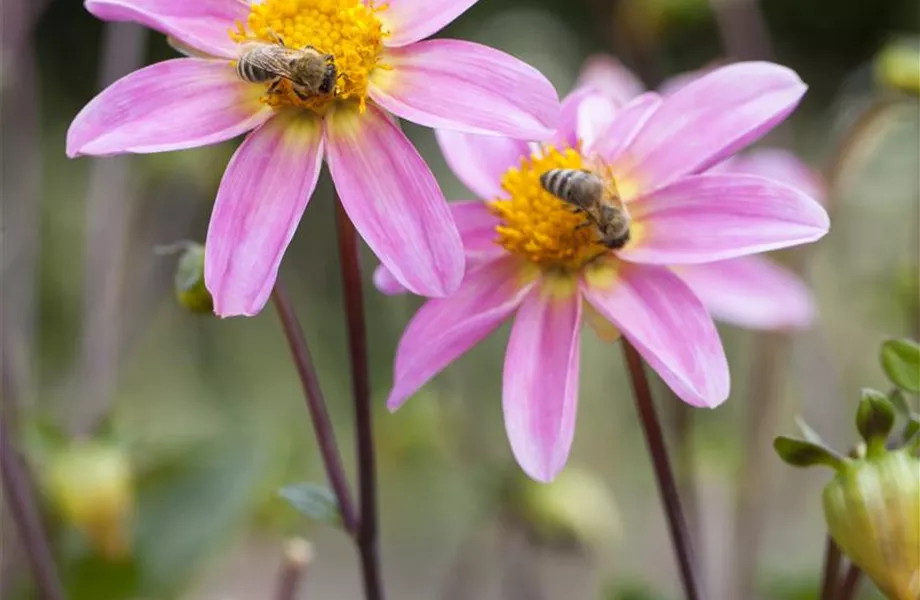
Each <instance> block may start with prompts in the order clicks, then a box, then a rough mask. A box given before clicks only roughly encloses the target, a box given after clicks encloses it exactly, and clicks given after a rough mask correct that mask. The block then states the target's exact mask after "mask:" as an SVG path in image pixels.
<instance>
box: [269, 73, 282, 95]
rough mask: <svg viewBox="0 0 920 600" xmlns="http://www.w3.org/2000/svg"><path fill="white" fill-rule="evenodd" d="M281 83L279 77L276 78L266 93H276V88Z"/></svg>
mask: <svg viewBox="0 0 920 600" xmlns="http://www.w3.org/2000/svg"><path fill="white" fill-rule="evenodd" d="M281 81H282V79H281V78H280V77H277V78H276V79H275V80H274V81H272V83H271V85H270V86H268V93H269V94H274V93H276V92H277V91H278V86H279V85H281Z"/></svg>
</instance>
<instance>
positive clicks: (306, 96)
mask: <svg viewBox="0 0 920 600" xmlns="http://www.w3.org/2000/svg"><path fill="white" fill-rule="evenodd" d="M291 89H292V90H293V91H294V94H295V95H296V96H297V97H298V98H300V99H301V100H302V101H303V102H306V101H307V100H309V99H310V96H311V94H310V92H306V91H304V90H302V89H301V88H299V87H296V86H294V87H292V88H291Z"/></svg>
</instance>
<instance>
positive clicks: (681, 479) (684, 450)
mask: <svg viewBox="0 0 920 600" xmlns="http://www.w3.org/2000/svg"><path fill="white" fill-rule="evenodd" d="M668 395H669V396H670V398H669V400H673V404H674V446H675V447H676V448H677V457H676V460H675V462H676V465H675V468H676V470H677V489H678V490H679V491H680V496H681V499H682V500H683V503H684V513H685V515H686V517H687V527H689V528H690V539H691V540H693V544H694V546H695V547H696V548H697V549H698V550H699V549H700V548H702V546H703V536H702V532H701V529H700V511H699V503H698V502H697V497H696V494H697V481H696V468H695V467H696V465H695V464H694V457H695V456H696V443H695V439H694V431H693V427H694V421H693V412H694V411H695V410H696V409H695V408H693V407H692V406H690V405H689V404H687V403H686V402H683V401H682V400H680V399H679V398H678V397H677V396H676V395H674V394H673V393H669V394H668ZM700 576H701V577H702V573H701V574H700Z"/></svg>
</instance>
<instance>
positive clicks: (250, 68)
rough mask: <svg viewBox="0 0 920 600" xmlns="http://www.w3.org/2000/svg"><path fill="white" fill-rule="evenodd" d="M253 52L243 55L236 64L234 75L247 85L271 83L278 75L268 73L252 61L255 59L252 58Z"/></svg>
mask: <svg viewBox="0 0 920 600" xmlns="http://www.w3.org/2000/svg"><path fill="white" fill-rule="evenodd" d="M255 52H258V50H255V51H253V52H250V53H247V54H244V55H243V56H241V57H240V59H239V60H238V61H237V63H236V74H237V76H239V78H240V79H242V80H243V81H248V82H249V83H265V82H268V81H271V80H272V79H275V78H276V77H278V75H279V74H278V73H276V72H274V71H270V70H268V69H266V68H264V67H262V66H261V65H260V64H259V62H260V61H258V60H254V59H255V58H256V57H255V56H253V54H254V53H255Z"/></svg>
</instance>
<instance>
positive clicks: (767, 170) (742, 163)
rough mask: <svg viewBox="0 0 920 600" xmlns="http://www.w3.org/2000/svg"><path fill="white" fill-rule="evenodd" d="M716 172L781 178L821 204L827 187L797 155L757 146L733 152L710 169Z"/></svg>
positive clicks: (777, 179)
mask: <svg viewBox="0 0 920 600" xmlns="http://www.w3.org/2000/svg"><path fill="white" fill-rule="evenodd" d="M716 170H717V171H718V172H720V173H747V174H749V175H759V176H761V177H766V178H768V179H775V180H776V181H781V182H783V183H785V184H786V185H790V186H792V187H794V188H798V189H800V190H802V191H803V192H805V193H806V194H808V195H809V196H811V197H812V198H814V199H815V200H817V201H818V202H821V203H822V204H823V203H824V197H825V196H826V195H827V189H826V186H825V184H824V181H823V180H822V179H821V176H820V175H819V174H818V173H817V172H816V171H815V170H814V169H812V168H811V167H809V166H808V165H807V164H805V163H804V162H802V159H800V158H799V157H798V156H796V155H795V154H793V153H792V152H789V151H788V150H782V149H780V148H759V149H757V150H751V151H750V152H746V153H744V154H737V155H735V156H733V157H732V158H731V159H729V160H727V161H725V162H724V163H722V164H721V165H719V166H718V167H716V168H715V169H713V171H716Z"/></svg>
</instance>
